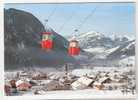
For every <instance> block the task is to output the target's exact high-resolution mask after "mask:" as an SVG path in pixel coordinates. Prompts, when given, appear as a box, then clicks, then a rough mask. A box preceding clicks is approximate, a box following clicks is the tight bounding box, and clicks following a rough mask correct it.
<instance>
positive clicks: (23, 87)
mask: <svg viewBox="0 0 138 100" xmlns="http://www.w3.org/2000/svg"><path fill="white" fill-rule="evenodd" d="M16 87H17V89H18V90H20V91H27V90H29V89H30V88H31V84H30V83H29V82H25V81H22V80H19V81H17V82H16Z"/></svg>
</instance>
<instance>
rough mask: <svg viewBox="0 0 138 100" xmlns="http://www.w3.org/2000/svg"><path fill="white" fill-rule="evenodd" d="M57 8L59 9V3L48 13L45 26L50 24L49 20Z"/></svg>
mask: <svg viewBox="0 0 138 100" xmlns="http://www.w3.org/2000/svg"><path fill="white" fill-rule="evenodd" d="M56 9H57V5H56V6H55V7H54V9H53V10H52V11H51V13H50V14H49V15H48V17H47V19H45V27H46V26H48V25H47V23H48V22H49V20H50V18H51V17H52V16H53V14H54V13H55V12H56Z"/></svg>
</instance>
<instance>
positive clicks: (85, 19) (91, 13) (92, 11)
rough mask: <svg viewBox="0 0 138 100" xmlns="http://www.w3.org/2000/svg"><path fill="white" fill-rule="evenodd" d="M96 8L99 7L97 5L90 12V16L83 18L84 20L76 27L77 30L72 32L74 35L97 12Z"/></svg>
mask: <svg viewBox="0 0 138 100" xmlns="http://www.w3.org/2000/svg"><path fill="white" fill-rule="evenodd" d="M98 7H99V5H97V6H96V7H95V8H94V9H92V10H91V12H90V14H89V15H88V16H86V17H85V18H84V20H83V21H82V22H81V23H80V24H79V25H78V28H76V29H75V30H74V32H75V33H76V32H78V31H79V30H80V29H81V28H82V26H83V25H84V23H85V22H86V21H87V20H88V19H89V18H90V17H91V16H92V15H93V14H94V12H95V11H96V10H97V8H98ZM74 32H73V33H74Z"/></svg>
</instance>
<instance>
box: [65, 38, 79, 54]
mask: <svg viewBox="0 0 138 100" xmlns="http://www.w3.org/2000/svg"><path fill="white" fill-rule="evenodd" d="M79 53H80V47H79V43H78V41H77V40H75V39H73V40H71V41H69V48H68V54H69V55H71V56H77V55H79Z"/></svg>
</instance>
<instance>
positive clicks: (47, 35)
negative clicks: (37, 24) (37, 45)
mask: <svg viewBox="0 0 138 100" xmlns="http://www.w3.org/2000/svg"><path fill="white" fill-rule="evenodd" d="M52 37H53V35H52V33H51V32H42V41H41V47H42V49H52V48H53V38H52Z"/></svg>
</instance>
